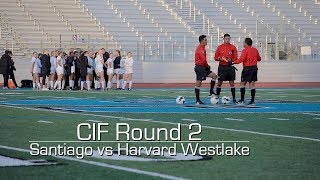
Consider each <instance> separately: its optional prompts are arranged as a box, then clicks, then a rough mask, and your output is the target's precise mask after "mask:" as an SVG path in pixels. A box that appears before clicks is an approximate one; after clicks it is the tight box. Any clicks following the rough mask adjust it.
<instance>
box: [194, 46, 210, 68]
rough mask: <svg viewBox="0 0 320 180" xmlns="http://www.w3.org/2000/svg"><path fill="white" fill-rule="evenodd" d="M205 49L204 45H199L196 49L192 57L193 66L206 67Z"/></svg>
mask: <svg viewBox="0 0 320 180" xmlns="http://www.w3.org/2000/svg"><path fill="white" fill-rule="evenodd" d="M206 53H207V52H206V47H205V46H204V45H201V44H200V45H199V46H198V47H197V49H196V53H195V55H194V61H195V65H198V66H204V67H208V66H209V65H208V62H207V55H206Z"/></svg>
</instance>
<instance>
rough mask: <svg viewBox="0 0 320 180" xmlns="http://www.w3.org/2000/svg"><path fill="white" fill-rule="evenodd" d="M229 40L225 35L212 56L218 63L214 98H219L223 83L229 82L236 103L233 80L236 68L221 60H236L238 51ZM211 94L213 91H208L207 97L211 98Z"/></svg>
mask: <svg viewBox="0 0 320 180" xmlns="http://www.w3.org/2000/svg"><path fill="white" fill-rule="evenodd" d="M230 39H231V37H230V35H229V34H225V35H224V36H223V43H222V44H221V45H220V46H218V48H217V50H216V53H215V56H214V59H215V60H216V61H219V67H218V84H217V91H216V97H217V98H219V96H220V92H221V86H222V83H223V81H229V84H230V90H231V94H232V99H233V103H236V102H237V101H236V89H235V88H234V80H235V79H236V68H235V67H234V66H231V65H229V63H228V62H226V61H224V60H223V59H224V58H226V59H228V60H230V61H232V62H233V61H235V60H237V59H238V50H237V48H236V47H235V46H234V45H232V44H231V43H230ZM212 94H213V89H210V94H209V96H212Z"/></svg>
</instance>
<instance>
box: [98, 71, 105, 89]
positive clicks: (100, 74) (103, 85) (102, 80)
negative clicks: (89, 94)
mask: <svg viewBox="0 0 320 180" xmlns="http://www.w3.org/2000/svg"><path fill="white" fill-rule="evenodd" d="M99 77H100V83H101V89H102V90H104V89H105V84H106V81H105V79H104V72H103V71H101V72H99Z"/></svg>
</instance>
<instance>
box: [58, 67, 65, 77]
mask: <svg viewBox="0 0 320 180" xmlns="http://www.w3.org/2000/svg"><path fill="white" fill-rule="evenodd" d="M57 74H58V75H62V74H64V69H63V67H57Z"/></svg>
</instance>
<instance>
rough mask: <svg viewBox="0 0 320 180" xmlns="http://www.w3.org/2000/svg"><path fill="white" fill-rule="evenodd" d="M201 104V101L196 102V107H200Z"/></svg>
mask: <svg viewBox="0 0 320 180" xmlns="http://www.w3.org/2000/svg"><path fill="white" fill-rule="evenodd" d="M202 104H204V103H203V102H202V101H197V102H196V105H197V106H198V105H202Z"/></svg>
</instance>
